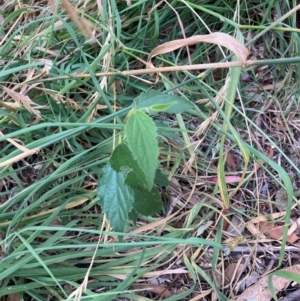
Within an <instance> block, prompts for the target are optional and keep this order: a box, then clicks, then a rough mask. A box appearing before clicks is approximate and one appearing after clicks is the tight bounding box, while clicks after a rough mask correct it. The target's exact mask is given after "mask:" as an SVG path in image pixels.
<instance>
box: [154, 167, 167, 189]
mask: <svg viewBox="0 0 300 301" xmlns="http://www.w3.org/2000/svg"><path fill="white" fill-rule="evenodd" d="M154 183H155V184H157V185H160V186H162V187H167V186H169V184H170V181H169V179H168V178H167V177H166V175H165V174H164V173H163V172H162V171H161V170H160V169H156V173H155V179H154Z"/></svg>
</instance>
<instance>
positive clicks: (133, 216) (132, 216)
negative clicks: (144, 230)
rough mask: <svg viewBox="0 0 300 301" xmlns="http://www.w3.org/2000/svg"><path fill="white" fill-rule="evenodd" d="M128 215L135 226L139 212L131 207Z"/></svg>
mask: <svg viewBox="0 0 300 301" xmlns="http://www.w3.org/2000/svg"><path fill="white" fill-rule="evenodd" d="M128 217H129V219H131V220H132V221H133V223H134V225H135V226H136V221H137V219H138V217H139V214H138V213H137V212H136V210H135V209H134V208H132V210H131V211H130V212H129V213H128Z"/></svg>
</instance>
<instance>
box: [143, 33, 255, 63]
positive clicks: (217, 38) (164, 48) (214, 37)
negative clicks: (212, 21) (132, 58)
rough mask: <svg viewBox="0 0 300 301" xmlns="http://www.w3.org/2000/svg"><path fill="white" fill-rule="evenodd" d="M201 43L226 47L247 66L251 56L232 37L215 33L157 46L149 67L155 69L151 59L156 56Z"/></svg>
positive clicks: (151, 56) (153, 51)
mask: <svg viewBox="0 0 300 301" xmlns="http://www.w3.org/2000/svg"><path fill="white" fill-rule="evenodd" d="M201 42H204V43H211V44H216V45H221V46H223V47H226V48H227V49H229V50H230V51H232V52H233V53H234V54H235V55H236V56H237V57H238V58H239V59H240V60H241V61H242V63H243V65H244V64H246V60H247V57H248V55H249V52H248V49H247V48H246V47H245V46H244V45H243V44H241V43H240V42H239V41H238V40H236V39H235V38H233V37H232V36H230V35H228V34H226V33H222V32H214V33H211V34H207V35H196V36H193V37H190V38H187V39H180V40H174V41H170V42H167V43H164V44H162V45H160V46H157V47H156V48H154V49H153V50H152V51H151V52H150V54H149V57H148V66H149V67H150V68H154V66H153V64H152V63H151V59H152V58H153V57H154V56H156V55H159V54H163V53H168V52H171V51H173V50H176V49H178V48H181V47H185V46H189V45H194V44H197V43H201Z"/></svg>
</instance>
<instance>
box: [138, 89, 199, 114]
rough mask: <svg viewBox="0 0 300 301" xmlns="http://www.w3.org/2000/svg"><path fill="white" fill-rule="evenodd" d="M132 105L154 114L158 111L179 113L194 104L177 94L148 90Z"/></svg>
mask: <svg viewBox="0 0 300 301" xmlns="http://www.w3.org/2000/svg"><path fill="white" fill-rule="evenodd" d="M134 107H135V108H137V109H144V110H146V111H147V112H148V113H149V114H151V115H155V114H157V113H159V112H166V113H169V114H179V113H182V112H185V111H187V110H189V109H191V108H193V107H194V105H193V104H192V103H191V102H189V101H188V100H186V99H184V98H183V97H180V96H177V95H172V94H165V93H163V92H160V91H148V92H145V93H142V94H141V95H139V96H138V97H137V98H136V99H135V100H134Z"/></svg>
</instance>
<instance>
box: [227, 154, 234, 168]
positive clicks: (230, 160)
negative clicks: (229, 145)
mask: <svg viewBox="0 0 300 301" xmlns="http://www.w3.org/2000/svg"><path fill="white" fill-rule="evenodd" d="M226 163H227V165H228V166H229V167H230V168H231V169H232V170H236V163H235V160H234V157H233V155H232V153H231V152H230V151H229V152H228V153H227V156H226Z"/></svg>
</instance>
